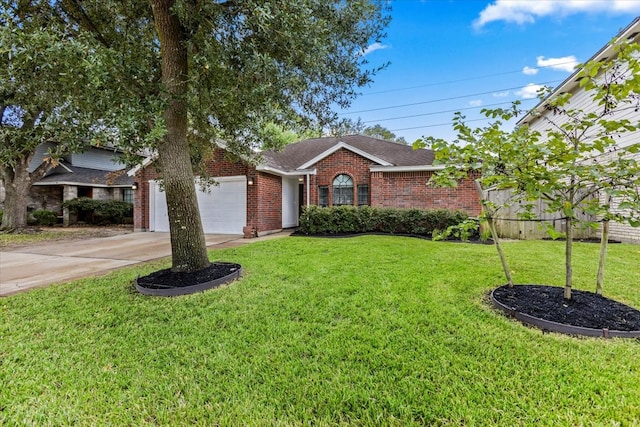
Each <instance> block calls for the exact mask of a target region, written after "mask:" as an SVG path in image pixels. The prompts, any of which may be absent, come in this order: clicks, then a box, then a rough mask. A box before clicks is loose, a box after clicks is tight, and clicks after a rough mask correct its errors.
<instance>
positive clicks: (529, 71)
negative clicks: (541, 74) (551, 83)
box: [522, 67, 538, 76]
mask: <svg viewBox="0 0 640 427" xmlns="http://www.w3.org/2000/svg"><path fill="white" fill-rule="evenodd" d="M522 74H526V75H527V76H535V75H536V74H538V69H537V68H532V67H524V68H523V69H522Z"/></svg>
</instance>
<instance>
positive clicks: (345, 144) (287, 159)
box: [262, 135, 434, 172]
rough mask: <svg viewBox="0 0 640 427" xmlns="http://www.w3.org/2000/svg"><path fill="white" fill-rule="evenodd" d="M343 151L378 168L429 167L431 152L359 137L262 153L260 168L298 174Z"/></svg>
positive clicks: (298, 144) (313, 141)
mask: <svg viewBox="0 0 640 427" xmlns="http://www.w3.org/2000/svg"><path fill="white" fill-rule="evenodd" d="M341 149H345V150H349V151H351V152H353V153H356V154H358V155H360V156H362V157H364V158H366V159H369V160H371V161H372V162H374V163H377V164H378V165H379V166H387V167H391V166H419V165H420V166H424V165H431V164H432V163H433V159H434V155H433V151H432V150H426V149H418V150H414V149H413V148H412V147H410V146H407V145H404V144H398V143H395V142H389V141H384V140H381V139H376V138H371V137H368V136H363V135H345V136H341V137H324V138H312V139H307V140H303V141H300V142H296V143H294V144H290V145H288V146H286V147H285V148H284V150H282V151H278V152H275V151H266V152H264V153H262V154H263V158H264V166H268V167H271V168H275V169H278V170H280V171H290V172H292V171H298V170H304V169H308V168H310V167H312V166H313V165H314V164H316V163H317V162H318V161H320V160H322V159H324V158H326V157H327V156H329V155H331V154H333V153H335V152H336V151H338V150H341Z"/></svg>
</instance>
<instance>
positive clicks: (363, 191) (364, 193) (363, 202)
mask: <svg viewBox="0 0 640 427" xmlns="http://www.w3.org/2000/svg"><path fill="white" fill-rule="evenodd" d="M368 204H369V186H368V185H366V184H361V185H358V206H367V205H368Z"/></svg>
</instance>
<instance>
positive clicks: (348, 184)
mask: <svg viewBox="0 0 640 427" xmlns="http://www.w3.org/2000/svg"><path fill="white" fill-rule="evenodd" d="M341 205H351V206H353V179H352V178H351V177H350V176H349V175H345V174H343V175H338V176H336V177H335V179H334V180H333V206H341Z"/></svg>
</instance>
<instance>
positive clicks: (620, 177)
mask: <svg viewBox="0 0 640 427" xmlns="http://www.w3.org/2000/svg"><path fill="white" fill-rule="evenodd" d="M615 49H616V56H615V58H614V59H612V60H610V61H607V62H596V61H593V62H590V63H587V64H586V65H584V67H583V68H582V70H581V71H580V72H579V74H578V77H579V78H580V79H581V80H580V85H581V87H582V88H583V89H584V90H585V91H587V93H588V94H589V95H590V98H591V101H592V102H591V104H590V105H591V108H590V109H589V110H588V111H585V110H582V109H579V108H572V107H571V104H570V100H571V95H570V94H563V95H559V96H557V97H554V98H552V99H547V100H545V103H544V108H545V111H546V113H548V114H544V113H542V114H540V115H539V117H538V118H539V119H540V120H543V121H545V123H546V124H545V125H544V126H543V130H542V131H539V130H531V129H530V128H529V127H528V126H527V125H522V126H519V127H517V128H516V129H515V130H514V131H512V132H505V131H503V130H501V129H500V125H501V123H500V121H497V122H495V123H493V124H491V125H489V126H488V127H485V128H482V129H475V130H472V129H471V128H469V127H468V126H467V125H466V124H465V123H464V118H463V117H462V116H461V115H459V114H458V115H457V116H456V119H455V120H454V128H455V129H456V130H457V131H458V135H459V140H458V141H456V142H455V143H453V144H450V143H447V142H446V141H442V140H434V139H427V140H423V141H422V142H418V144H425V143H427V142H429V143H431V145H432V147H433V148H434V149H435V150H436V153H437V154H436V158H437V159H440V160H441V161H444V162H445V163H450V164H451V165H450V166H448V167H446V168H445V169H444V170H443V171H442V172H441V173H438V174H436V177H435V178H434V182H436V183H439V184H441V185H443V184H444V185H452V184H453V183H454V182H455V178H459V177H461V176H462V174H465V173H466V171H468V170H470V169H473V168H474V163H475V167H476V168H479V169H480V170H481V172H482V176H481V178H479V182H480V183H481V184H482V186H483V187H484V188H487V187H489V186H493V187H495V188H496V189H505V190H509V191H510V192H511V196H510V197H509V198H507V199H506V200H504V202H503V203H500V204H498V205H496V204H493V206H490V211H489V215H488V216H489V217H491V216H492V215H491V213H490V212H491V210H495V209H496V208H499V207H501V206H505V205H508V204H514V203H517V204H520V205H521V207H522V208H523V211H522V212H521V214H520V216H521V217H522V218H524V219H533V218H535V213H534V204H535V203H536V202H537V201H538V200H543V201H544V202H545V209H544V210H545V211H546V212H547V213H557V212H560V213H562V215H563V218H564V219H565V221H566V246H565V292H564V298H565V299H567V300H568V299H571V289H572V286H573V271H572V255H573V234H574V229H575V227H577V226H593V225H594V223H593V222H592V221H588V220H585V219H581V217H580V216H579V215H578V214H579V212H586V213H588V214H591V215H593V216H595V217H600V218H602V219H603V221H604V232H603V236H602V238H603V247H602V250H601V258H600V262H599V267H598V277H599V278H598V284H597V288H596V291H597V292H598V293H601V292H602V277H603V275H604V257H605V255H606V239H607V234H608V233H607V227H608V221H610V220H617V221H625V222H628V223H629V224H631V225H633V226H639V225H640V161H639V160H638V156H637V154H638V153H640V144H638V143H634V144H630V145H621V144H618V143H617V140H618V138H619V137H620V136H621V135H623V134H625V133H628V132H637V131H638V130H639V129H640V123H638V122H631V121H630V120H629V119H628V118H626V117H625V114H624V113H625V112H628V111H629V110H631V111H634V110H635V111H637V109H638V108H639V106H640V105H639V98H638V95H637V94H638V93H640V65H639V64H638V61H637V58H638V54H639V53H640V48H639V47H638V45H637V44H635V43H627V42H626V41H625V42H621V43H620V44H618V45H616V47H615ZM484 112H485V114H486V115H487V117H492V118H494V119H495V118H499V119H507V120H508V119H510V118H511V117H513V116H515V115H521V114H523V113H522V112H520V111H519V109H518V104H517V103H516V104H514V106H513V107H512V109H511V111H508V110H507V111H505V110H501V109H498V110H485V111H484ZM460 143H462V144H464V145H460ZM600 196H603V197H600ZM610 200H615V201H616V204H617V207H614V205H613V204H612V203H611V202H610ZM483 204H484V206H485V207H487V206H489V204H490V203H489V202H488V201H487V200H483ZM494 238H495V236H494ZM501 256H502V255H501ZM504 266H505V264H504V262H503V267H504ZM506 270H507V269H506V267H505V273H506Z"/></svg>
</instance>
